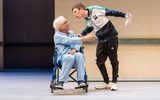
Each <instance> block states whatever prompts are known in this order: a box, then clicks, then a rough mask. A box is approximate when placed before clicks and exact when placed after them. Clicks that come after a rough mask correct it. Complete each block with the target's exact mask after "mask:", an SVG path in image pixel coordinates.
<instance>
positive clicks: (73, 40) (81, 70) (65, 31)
mask: <svg viewBox="0 0 160 100" xmlns="http://www.w3.org/2000/svg"><path fill="white" fill-rule="evenodd" d="M53 26H54V28H55V30H56V33H55V35H54V43H55V47H56V48H57V54H58V56H57V62H61V63H60V64H61V65H62V68H61V73H60V77H59V82H58V84H57V85H56V88H58V89H63V83H64V82H68V78H69V72H70V70H71V69H72V67H73V66H74V65H75V67H76V70H77V80H78V83H79V84H78V86H79V87H84V86H86V84H85V83H84V82H85V80H84V75H85V59H84V55H83V54H82V53H81V52H79V51H80V46H81V44H82V42H83V41H92V40H94V39H95V38H96V37H95V36H94V35H87V36H84V37H78V36H77V35H76V34H75V33H74V32H73V31H70V25H69V22H68V21H67V20H66V19H65V18H64V17H63V16H59V17H57V18H56V19H55V20H54V23H53Z"/></svg>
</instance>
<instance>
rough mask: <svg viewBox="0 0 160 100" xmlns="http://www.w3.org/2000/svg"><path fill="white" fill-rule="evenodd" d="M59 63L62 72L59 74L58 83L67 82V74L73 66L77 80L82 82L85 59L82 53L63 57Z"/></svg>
mask: <svg viewBox="0 0 160 100" xmlns="http://www.w3.org/2000/svg"><path fill="white" fill-rule="evenodd" d="M61 63H62V70H61V73H60V78H59V81H63V82H68V78H69V72H70V71H71V69H72V67H73V66H75V68H76V70H77V80H78V81H84V75H85V59H84V55H83V54H82V53H80V52H77V53H75V54H74V55H71V54H67V55H64V56H63V58H62V60H61Z"/></svg>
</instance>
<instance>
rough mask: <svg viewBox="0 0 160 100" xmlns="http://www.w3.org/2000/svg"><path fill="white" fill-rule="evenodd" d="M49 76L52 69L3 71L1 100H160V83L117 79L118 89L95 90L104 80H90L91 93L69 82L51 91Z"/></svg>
mask: <svg viewBox="0 0 160 100" xmlns="http://www.w3.org/2000/svg"><path fill="white" fill-rule="evenodd" d="M50 77H51V73H49V72H0V100H76V99H79V100H142V99H143V100H160V82H118V91H110V90H95V89H94V87H95V86H97V85H99V84H101V82H89V91H88V93H84V92H83V91H82V90H80V89H79V90H75V89H74V87H75V86H77V84H76V83H75V82H69V83H67V84H65V85H64V87H65V90H64V91H55V93H54V94H52V93H50V88H49V84H50Z"/></svg>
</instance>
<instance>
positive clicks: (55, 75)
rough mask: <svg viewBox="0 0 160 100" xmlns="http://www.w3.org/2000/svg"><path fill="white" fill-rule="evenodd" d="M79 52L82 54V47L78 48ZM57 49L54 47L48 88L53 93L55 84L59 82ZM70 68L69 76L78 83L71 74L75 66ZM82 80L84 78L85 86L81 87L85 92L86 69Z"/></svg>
mask: <svg viewBox="0 0 160 100" xmlns="http://www.w3.org/2000/svg"><path fill="white" fill-rule="evenodd" d="M80 52H81V53H82V54H84V47H81V48H80ZM57 55H58V54H57V49H56V48H55V49H54V53H53V71H52V79H51V83H50V89H51V93H54V91H55V90H56V85H57V83H58V82H59V74H60V73H59V72H60V69H61V68H62V66H61V64H58V63H57ZM72 69H73V70H71V72H70V74H69V77H70V78H71V79H72V80H73V81H74V82H76V83H78V80H77V79H75V78H74V77H73V74H74V73H75V72H76V68H75V66H72ZM84 80H85V84H86V86H85V87H83V88H82V89H83V91H84V92H85V93H87V92H88V77H87V74H86V71H85V75H84ZM75 89H78V87H75Z"/></svg>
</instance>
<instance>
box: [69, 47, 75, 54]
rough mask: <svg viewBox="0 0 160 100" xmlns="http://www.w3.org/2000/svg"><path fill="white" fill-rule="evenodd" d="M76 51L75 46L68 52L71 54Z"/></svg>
mask: <svg viewBox="0 0 160 100" xmlns="http://www.w3.org/2000/svg"><path fill="white" fill-rule="evenodd" d="M76 52H77V50H76V49H75V48H73V49H71V51H70V52H69V54H71V55H73V54H75V53H76Z"/></svg>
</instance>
